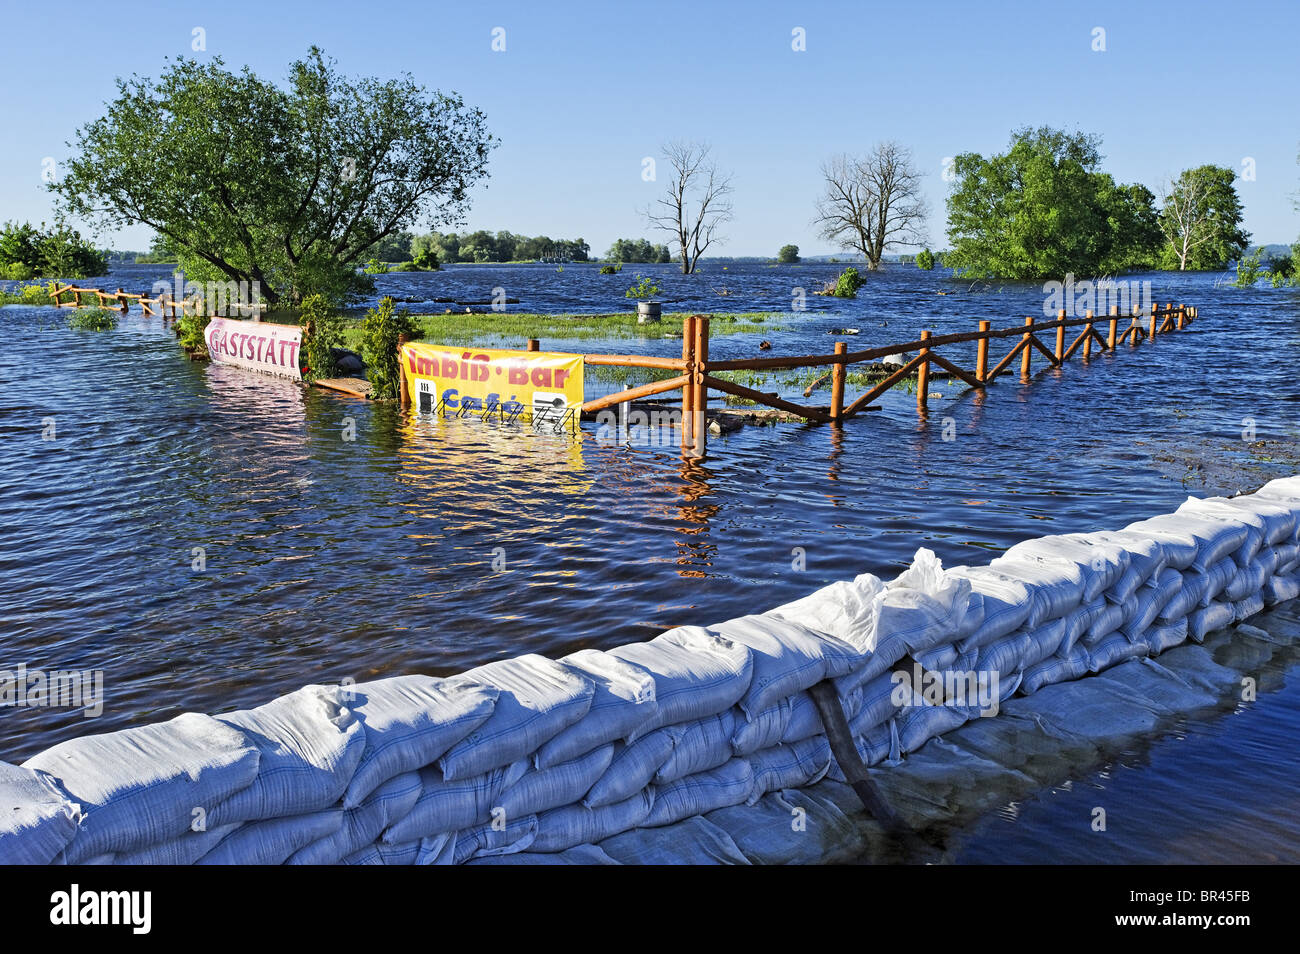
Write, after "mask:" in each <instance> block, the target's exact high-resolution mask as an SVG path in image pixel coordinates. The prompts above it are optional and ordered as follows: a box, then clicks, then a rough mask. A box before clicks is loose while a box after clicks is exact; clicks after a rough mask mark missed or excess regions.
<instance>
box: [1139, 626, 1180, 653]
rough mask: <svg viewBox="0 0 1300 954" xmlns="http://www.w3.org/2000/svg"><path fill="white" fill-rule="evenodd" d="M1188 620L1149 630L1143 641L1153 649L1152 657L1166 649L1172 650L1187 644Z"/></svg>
mask: <svg viewBox="0 0 1300 954" xmlns="http://www.w3.org/2000/svg"><path fill="white" fill-rule="evenodd" d="M1187 633H1188V628H1187V619H1186V617H1184V618H1183V619H1180V620H1179V621H1178V622H1176V623H1166V624H1165V625H1164V626H1153V627H1152V628H1151V629H1149V630H1147V632H1146V635H1145V636H1144V637H1143V641H1144V642H1145V643H1146V644H1147V645H1148V646H1149V647H1151V653H1152V655H1158V654H1160V653H1162V652H1164V651H1165V650H1166V649H1172V648H1173V647H1175V646H1178V645H1181V644H1182V643H1185V642H1187Z"/></svg>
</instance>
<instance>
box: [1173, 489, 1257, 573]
mask: <svg viewBox="0 0 1300 954" xmlns="http://www.w3.org/2000/svg"><path fill="white" fill-rule="evenodd" d="M1177 514H1178V515H1182V514H1195V515H1196V516H1198V517H1204V518H1206V519H1207V520H1217V521H1220V522H1222V523H1224V524H1227V525H1228V526H1230V527H1234V528H1235V527H1239V526H1245V527H1246V529H1247V533H1246V537H1245V539H1244V540H1243V541H1242V544H1241V546H1240V547H1238V548H1237V549H1235V550H1233V551H1231V552H1232V556H1233V559H1235V560H1236V561H1237V565H1238V566H1242V567H1244V566H1246V565H1247V564H1249V563H1250V561H1251V560H1253V559H1254V558H1255V554H1256V553H1258V552H1259V549H1260V547H1262V546H1264V545H1265V537H1266V536H1267V535H1268V532H1269V526H1268V525H1267V524H1266V522H1265V520H1264V517H1263V516H1262V515H1261V514H1258V513H1255V512H1253V511H1250V510H1247V509H1245V508H1243V507H1236V506H1233V505H1232V504H1230V503H1228V502H1227V501H1226V500H1224V498H1222V497H1217V498H1216V497H1209V498H1206V499H1204V500H1202V499H1200V498H1198V497H1188V498H1187V502H1186V503H1184V504H1183V505H1182V506H1180V507H1179V508H1178V510H1177Z"/></svg>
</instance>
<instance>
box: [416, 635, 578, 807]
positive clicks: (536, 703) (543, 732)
mask: <svg viewBox="0 0 1300 954" xmlns="http://www.w3.org/2000/svg"><path fill="white" fill-rule="evenodd" d="M460 678H462V677H453V679H452V680H451V681H453V682H455V681H456V680H458V679H460ZM463 678H465V679H467V680H468V681H470V682H473V683H486V684H487V685H489V686H495V687H496V688H497V689H498V690H500V694H499V695H498V696H497V701H496V707H495V708H494V709H493V710H492V714H491V715H490V716H488V718H487V720H486V721H484V722H483V723H482V724H481V725H479V726H478V728H476V729H474V730H473V731H472V732H470V733H469V735H467V736H465V738H463V739H461V740H460V741H459V742H457V743H456V744H454V745H453V746H452V747H451V748H450V749H448V750H447V753H446V754H445V755H443V756H442V757H441V758H439V759H438V765H439V766H440V767H441V768H442V774H443V777H444V778H445V779H447V780H448V781H454V780H456V779H462V778H471V777H473V776H475V775H481V774H482V773H483V772H487V771H490V770H491V769H494V768H500V767H501V766H503V765H509V764H510V763H511V762H515V761H518V760H519V759H522V758H524V757H525V756H530V755H532V754H533V753H534V752H536V751H537V749H538V748H539V747H540V746H541V745H542V743H543V742H546V741H547V740H549V739H551V738H552V737H554V736H555V735H557V734H559V732H560V731H561V730H562V729H565V728H567V727H569V726H571V725H573V723H575V722H577V721H578V720H579V719H581V718H582V717H583V716H585V715H586V714H587V710H588V709H589V708H591V699H592V696H593V695H594V694H595V691H596V690H595V687H594V686H593V685H592V684H591V683H590V682H589V681H588V680H586V679H584V678H583V677H581V676H579V675H578V674H577V673H576V672H575V671H574V670H572V669H566V668H565V667H564V666H561V665H560V664H559V663H557V662H553V661H552V660H550V659H547V658H546V657H544V656H539V655H537V654H536V653H528V654H526V655H523V656H517V657H515V658H514V659H502V660H499V661H497V662H493V663H488V664H487V665H486V666H479V667H477V668H475V669H471V670H469V672H467V673H465V674H464V677H463Z"/></svg>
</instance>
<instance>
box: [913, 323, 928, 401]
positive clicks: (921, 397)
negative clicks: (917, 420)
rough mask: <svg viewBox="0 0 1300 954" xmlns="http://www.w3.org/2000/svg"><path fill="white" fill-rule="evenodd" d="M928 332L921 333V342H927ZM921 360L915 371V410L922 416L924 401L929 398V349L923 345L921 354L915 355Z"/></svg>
mask: <svg viewBox="0 0 1300 954" xmlns="http://www.w3.org/2000/svg"><path fill="white" fill-rule="evenodd" d="M929 340H930V332H928V331H922V332H921V341H923V342H925V341H929ZM917 357H919V358H921V359H922V360H921V364H920V366H919V367H917V369H916V409H917V410H918V411H920V412H921V413H922V414H924V413H925V412H926V403H925V402H926V401H927V400H928V399H929V397H930V349H929V348H927V347H926V346H925V345H924V344H922V345H921V353H920V354H919V355H917Z"/></svg>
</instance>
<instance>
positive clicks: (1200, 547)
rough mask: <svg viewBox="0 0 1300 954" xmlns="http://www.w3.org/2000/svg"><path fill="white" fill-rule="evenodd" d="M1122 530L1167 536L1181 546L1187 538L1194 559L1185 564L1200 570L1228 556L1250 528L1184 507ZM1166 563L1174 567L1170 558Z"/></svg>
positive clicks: (1242, 542) (1249, 533)
mask: <svg viewBox="0 0 1300 954" xmlns="http://www.w3.org/2000/svg"><path fill="white" fill-rule="evenodd" d="M1125 529H1126V530H1128V531H1131V532H1135V533H1140V534H1149V535H1150V536H1152V537H1153V538H1155V539H1160V538H1161V537H1162V536H1168V537H1170V538H1173V539H1177V540H1179V541H1180V542H1181V543H1182V544H1184V545H1185V544H1186V543H1187V541H1191V542H1192V543H1193V544H1194V545H1195V546H1196V558H1195V559H1194V560H1192V562H1191V563H1190V564H1189V565H1190V566H1191V567H1192V568H1194V569H1197V570H1204V569H1205V568H1206V567H1208V566H1211V565H1213V564H1214V563H1217V562H1218V561H1219V560H1222V559H1223V558H1224V557H1226V556H1232V555H1233V553H1234V552H1236V551H1238V550H1240V549H1241V547H1242V545H1243V544H1246V543H1247V540H1248V538H1249V537H1250V536H1251V528H1250V527H1248V526H1247V525H1246V524H1245V523H1237V522H1230V521H1227V520H1223V519H1219V518H1215V517H1213V516H1210V515H1207V514H1199V513H1192V512H1190V511H1186V510H1180V511H1179V512H1178V513H1169V514H1164V515H1162V516H1159V517H1151V518H1150V519H1148V520H1139V521H1138V522H1137V523H1132V524H1129V525H1128V526H1127V527H1125ZM1167 563H1168V565H1170V566H1175V564H1174V562H1173V561H1172V560H1167ZM1175 568H1176V569H1180V570H1182V569H1187V567H1177V566H1176V567H1175Z"/></svg>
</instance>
